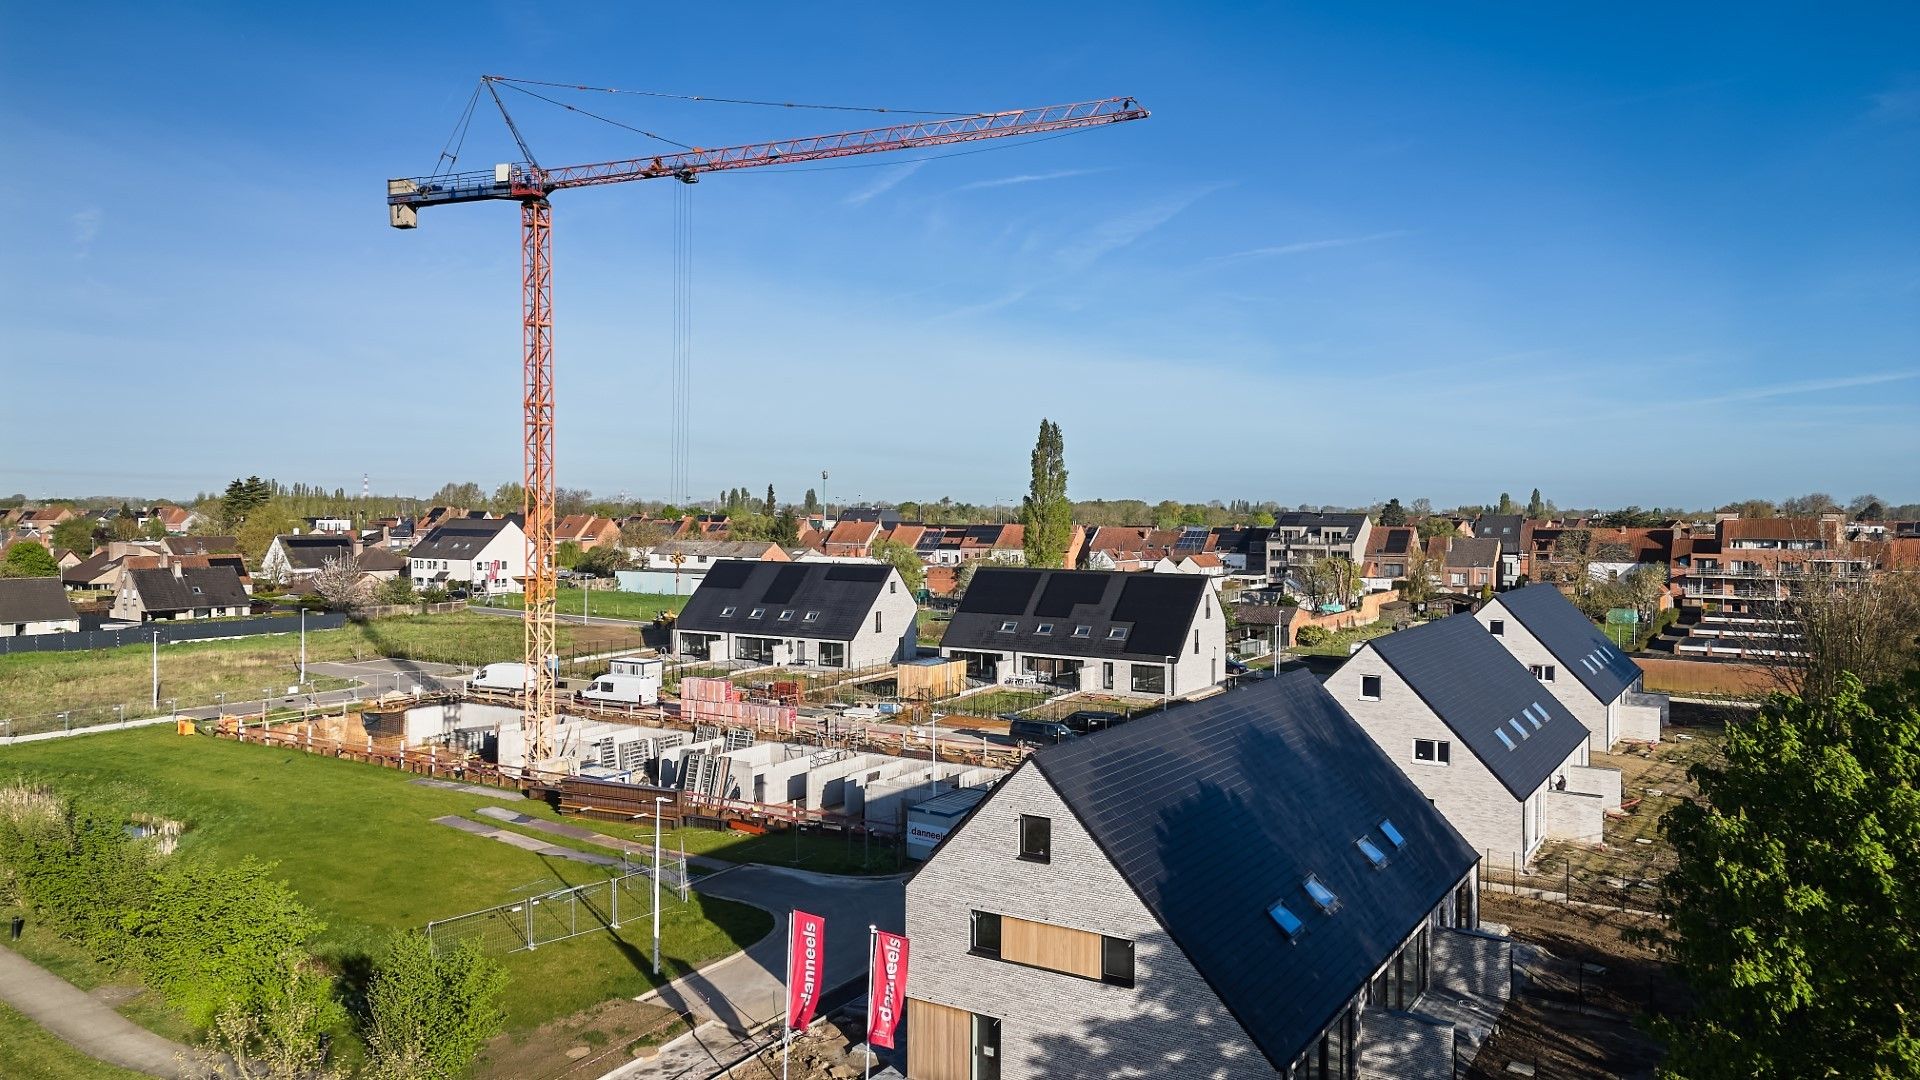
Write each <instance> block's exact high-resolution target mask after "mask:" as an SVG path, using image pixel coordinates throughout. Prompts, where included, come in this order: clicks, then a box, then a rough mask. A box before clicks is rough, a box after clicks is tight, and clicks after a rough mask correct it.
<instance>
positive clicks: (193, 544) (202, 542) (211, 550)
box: [160, 536, 240, 555]
mask: <svg viewBox="0 0 1920 1080" xmlns="http://www.w3.org/2000/svg"><path fill="white" fill-rule="evenodd" d="M160 546H161V548H163V549H164V550H166V551H167V553H168V554H172V555H222V554H225V553H227V552H230V551H239V550H240V541H239V540H237V539H235V538H234V537H231V536H169V537H165V538H163V539H162V540H161V541H160Z"/></svg>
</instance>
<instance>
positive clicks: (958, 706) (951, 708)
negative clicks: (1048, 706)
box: [934, 690, 1051, 716]
mask: <svg viewBox="0 0 1920 1080" xmlns="http://www.w3.org/2000/svg"><path fill="white" fill-rule="evenodd" d="M1050 697H1051V695H1048V694H1042V693H1040V692H1038V691H1035V690H983V691H981V692H980V693H978V694H969V695H967V696H966V697H963V698H954V699H953V700H951V701H943V702H939V703H937V704H935V705H934V711H935V712H941V713H950V714H952V713H957V714H961V715H966V716H999V715H1000V714H1001V713H1015V712H1021V711H1023V710H1026V709H1031V708H1033V707H1034V706H1035V705H1040V704H1043V703H1045V702H1046V701H1047V700H1048V699H1049V698H1050Z"/></svg>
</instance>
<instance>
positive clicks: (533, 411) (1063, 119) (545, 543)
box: [387, 75, 1148, 775]
mask: <svg viewBox="0 0 1920 1080" xmlns="http://www.w3.org/2000/svg"><path fill="white" fill-rule="evenodd" d="M511 81H515V80H507V79H505V78H504V77H502V76H497V75H489V76H485V77H483V78H482V80H481V82H482V85H483V86H484V87H485V88H486V89H487V90H488V92H489V93H491V94H492V96H493V99H494V102H495V104H497V105H499V106H500V114H501V116H502V117H503V118H505V120H506V123H507V129H508V131H509V132H510V133H511V134H512V136H513V140H514V142H515V144H516V145H517V146H518V147H519V150H520V153H521V156H522V158H523V160H521V161H518V162H512V163H507V164H500V165H495V166H494V167H493V168H492V169H490V170H483V171H478V172H460V173H445V174H438V175H434V176H424V177H411V178H399V179H393V180H389V181H387V207H388V212H389V214H390V223H391V224H392V225H393V227H394V228H396V229H412V228H416V227H418V225H419V213H420V211H421V210H422V209H424V208H426V207H430V206H442V205H450V204H453V203H470V202H515V203H519V204H520V268H521V285H520V299H521V327H522V330H521V345H522V351H523V359H524V364H523V370H522V375H521V388H522V404H523V407H524V410H525V416H524V422H523V427H522V439H521V448H522V460H523V466H524V476H523V478H522V485H523V488H524V491H525V496H524V499H525V501H524V503H523V504H522V507H523V511H524V513H523V515H522V517H523V524H524V526H525V532H526V543H527V549H526V553H527V570H526V582H525V589H526V595H525V601H526V603H525V615H524V627H525V634H524V638H525V646H526V647H525V661H526V686H525V691H526V693H525V705H524V709H525V712H524V718H523V720H522V727H521V730H522V734H523V735H524V742H525V748H526V759H525V760H526V763H527V765H526V768H527V771H528V772H529V773H531V774H536V775H537V774H540V773H544V772H548V771H550V770H551V767H552V764H553V759H554V757H555V749H554V718H555V711H556V710H555V707H556V701H555V698H556V693H555V671H554V668H553V667H552V666H550V661H551V658H553V657H555V656H556V655H557V652H556V648H555V645H556V642H555V628H554V599H555V589H556V584H557V581H556V573H555V564H554V540H553V535H554V519H553V504H554V471H553V468H554V463H553V446H554V421H555V413H554V394H553V208H552V206H551V205H550V204H549V202H548V199H549V197H550V196H552V195H553V193H554V192H557V191H565V190H567V189H569V188H582V187H594V186H597V185H601V184H620V183H625V182H627V181H629V180H658V179H663V178H666V177H672V178H674V179H676V180H680V181H681V182H683V183H688V184H692V183H697V182H698V181H699V179H700V176H701V174H703V173H711V172H725V171H729V170H734V169H752V168H759V167H762V166H768V165H793V164H798V163H801V162H809V161H820V160H824V159H828V158H841V157H852V156H854V155H860V154H879V153H886V152H888V151H892V150H910V149H915V148H919V147H930V146H945V145H948V144H952V143H966V142H977V141H980V140H983V139H1000V138H1007V137H1010V136H1016V135H1040V134H1045V133H1049V132H1065V131H1071V130H1075V129H1080V128H1090V127H1097V126H1099V125H1102V124H1114V123H1121V122H1124V121H1128V120H1141V119H1145V118H1146V117H1147V115H1148V113H1147V110H1146V109H1144V108H1141V107H1140V105H1139V104H1138V103H1137V102H1136V101H1135V100H1134V99H1133V98H1130V97H1117V98H1105V99H1102V100H1098V101H1083V102H1077V103H1074V104H1069V105H1049V106H1044V107H1041V108H1036V109H1013V110H1008V111H1005V112H991V113H977V114H973V115H968V116H955V117H950V118H946V119H940V120H928V121H914V122H910V123H903V124H894V125H891V126H888V127H880V128H869V129H866V130H861V131H843V132H839V133H837V134H831V135H811V136H807V137H804V138H798V139H777V140H772V141H768V142H757V143H747V144H744V145H740V146H728V147H722V148H720V149H713V150H709V149H700V148H692V149H687V150H684V151H681V152H677V153H667V154H658V155H653V156H650V157H638V158H626V159H622V160H616V161H602V162H597V163H592V164H586V165H561V166H557V167H548V166H542V165H541V164H540V163H539V162H538V161H537V160H536V159H535V158H534V155H533V152H532V151H531V150H530V149H529V148H528V146H527V142H526V140H525V139H524V138H523V137H522V136H521V134H520V129H519V127H518V126H517V125H515V124H514V122H513V118H512V117H511V116H510V115H508V114H507V110H506V106H505V104H504V103H503V102H501V100H500V95H499V93H498V91H497V90H495V89H494V87H495V84H496V83H501V82H511Z"/></svg>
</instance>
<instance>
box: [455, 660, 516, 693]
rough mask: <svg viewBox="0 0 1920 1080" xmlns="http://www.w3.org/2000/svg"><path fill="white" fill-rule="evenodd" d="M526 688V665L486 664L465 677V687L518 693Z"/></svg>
mask: <svg viewBox="0 0 1920 1080" xmlns="http://www.w3.org/2000/svg"><path fill="white" fill-rule="evenodd" d="M526 688H527V665H525V664H519V663H507V664H488V665H487V666H486V667H483V668H481V669H480V670H479V671H476V672H474V673H473V674H472V675H470V676H468V677H467V689H469V690H492V691H494V692H495V693H519V692H520V691H523V690H525V689H526Z"/></svg>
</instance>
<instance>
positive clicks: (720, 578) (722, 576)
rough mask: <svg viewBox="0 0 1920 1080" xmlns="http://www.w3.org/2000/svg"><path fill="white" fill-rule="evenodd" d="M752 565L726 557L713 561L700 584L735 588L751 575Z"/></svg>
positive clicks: (743, 583)
mask: <svg viewBox="0 0 1920 1080" xmlns="http://www.w3.org/2000/svg"><path fill="white" fill-rule="evenodd" d="M753 565H754V564H752V563H750V562H741V561H740V560H738V559H726V560H723V561H721V562H717V563H714V564H713V568H712V569H711V570H708V571H707V573H706V576H704V577H702V578H701V579H700V584H701V586H702V587H705V588H713V589H737V588H739V587H740V586H742V585H745V584H746V583H747V579H748V578H749V577H752V576H753Z"/></svg>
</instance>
